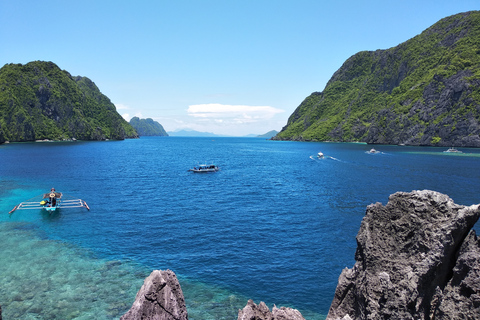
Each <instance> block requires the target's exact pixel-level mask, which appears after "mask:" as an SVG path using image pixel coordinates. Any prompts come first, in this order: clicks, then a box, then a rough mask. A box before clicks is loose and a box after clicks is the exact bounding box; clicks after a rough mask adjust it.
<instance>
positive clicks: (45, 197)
mask: <svg viewBox="0 0 480 320" xmlns="http://www.w3.org/2000/svg"><path fill="white" fill-rule="evenodd" d="M52 194H53V195H54V196H52ZM53 197H55V198H56V199H60V198H61V197H62V193H61V192H48V193H44V194H43V198H44V199H47V198H53Z"/></svg>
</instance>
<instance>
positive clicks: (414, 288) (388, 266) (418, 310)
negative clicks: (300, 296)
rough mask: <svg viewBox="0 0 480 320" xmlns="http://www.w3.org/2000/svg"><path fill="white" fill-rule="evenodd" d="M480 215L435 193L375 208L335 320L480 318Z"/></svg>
mask: <svg viewBox="0 0 480 320" xmlns="http://www.w3.org/2000/svg"><path fill="white" fill-rule="evenodd" d="M479 216H480V209H479V205H473V206H469V207H466V206H461V205H457V204H455V203H454V202H453V200H452V199H450V198H449V197H448V196H446V195H443V194H441V193H438V192H434V191H428V190H425V191H413V192H411V193H404V192H398V193H395V194H393V195H391V196H390V198H389V201H388V203H387V205H386V206H383V205H382V204H380V203H376V204H372V205H370V206H368V207H367V212H366V215H365V217H364V218H363V221H362V223H361V226H360V231H359V232H358V235H357V244H358V245H357V251H356V254H355V259H356V263H355V265H354V266H353V268H352V269H348V268H345V269H344V270H343V271H342V273H341V275H340V278H339V281H338V286H337V289H336V292H335V297H334V300H333V302H332V305H331V307H330V311H329V313H328V316H327V319H345V320H347V319H435V320H439V319H480V242H479V239H477V237H476V235H475V231H473V230H471V229H472V227H473V226H474V224H475V223H476V221H477V220H478V218H479Z"/></svg>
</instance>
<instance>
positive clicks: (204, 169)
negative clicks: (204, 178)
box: [188, 164, 220, 173]
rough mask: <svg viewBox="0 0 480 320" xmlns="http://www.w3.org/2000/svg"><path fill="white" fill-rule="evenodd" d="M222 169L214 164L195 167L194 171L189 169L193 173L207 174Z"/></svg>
mask: <svg viewBox="0 0 480 320" xmlns="http://www.w3.org/2000/svg"><path fill="white" fill-rule="evenodd" d="M218 170H220V168H219V167H218V166H216V165H214V164H201V165H199V166H197V167H193V169H189V170H188V171H192V172H195V173H206V172H217V171H218Z"/></svg>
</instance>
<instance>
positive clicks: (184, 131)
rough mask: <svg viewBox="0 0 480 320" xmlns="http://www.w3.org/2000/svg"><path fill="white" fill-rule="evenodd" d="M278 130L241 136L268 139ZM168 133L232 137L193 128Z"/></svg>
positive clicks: (184, 135) (173, 135) (181, 135)
mask: <svg viewBox="0 0 480 320" xmlns="http://www.w3.org/2000/svg"><path fill="white" fill-rule="evenodd" d="M277 133H278V131H275V130H272V131H269V132H267V133H265V134H262V135H256V134H249V135H246V136H241V137H244V138H266V139H270V138H272V137H273V136H275V135H276V134H277ZM168 135H169V136H172V137H233V136H231V135H220V134H215V133H212V132H200V131H195V130H186V129H184V130H177V131H168Z"/></svg>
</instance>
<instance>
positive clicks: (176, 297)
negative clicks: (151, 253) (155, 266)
mask: <svg viewBox="0 0 480 320" xmlns="http://www.w3.org/2000/svg"><path fill="white" fill-rule="evenodd" d="M120 319H121V320H140V319H142V320H147V319H148V320H184V319H185V320H186V319H188V313H187V307H186V306H185V298H184V296H183V292H182V288H181V287H180V283H179V282H178V279H177V276H176V275H175V273H174V272H173V271H171V270H167V271H162V270H154V271H153V272H152V273H151V274H150V275H149V276H148V277H147V278H146V279H145V281H144V283H143V285H142V287H141V288H140V290H139V291H138V293H137V296H136V298H135V302H134V303H133V305H132V307H131V308H130V310H129V311H128V312H127V313H125V314H124V315H123V316H122V317H121V318H120Z"/></svg>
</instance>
